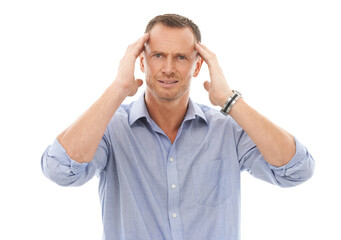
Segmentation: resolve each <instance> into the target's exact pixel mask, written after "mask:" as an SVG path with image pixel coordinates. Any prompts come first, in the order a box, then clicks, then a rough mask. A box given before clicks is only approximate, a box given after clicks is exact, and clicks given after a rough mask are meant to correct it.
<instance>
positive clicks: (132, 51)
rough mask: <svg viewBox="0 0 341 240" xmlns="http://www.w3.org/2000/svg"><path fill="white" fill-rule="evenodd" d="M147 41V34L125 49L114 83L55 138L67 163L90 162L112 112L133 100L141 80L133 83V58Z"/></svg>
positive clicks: (134, 58)
mask: <svg viewBox="0 0 341 240" xmlns="http://www.w3.org/2000/svg"><path fill="white" fill-rule="evenodd" d="M148 39H149V34H144V35H143V36H142V37H141V38H140V39H138V40H137V41H136V42H135V43H133V44H131V45H130V46H129V47H128V49H127V51H126V53H125V55H124V57H123V58H122V60H121V62H120V66H119V69H118V74H117V77H116V79H115V81H114V82H113V83H112V84H111V85H110V86H109V87H108V88H107V90H106V91H105V92H104V93H103V95H102V96H101V97H100V98H99V99H98V100H97V101H96V102H95V103H94V104H93V105H92V106H91V107H90V108H89V109H88V110H87V111H86V112H85V113H84V114H83V115H82V116H81V117H80V118H79V119H78V120H76V121H75V122H74V123H73V124H72V125H71V126H70V127H68V128H67V129H66V130H64V131H63V132H62V133H60V134H59V135H58V137H57V140H58V141H59V143H60V144H61V146H63V148H64V149H65V151H66V153H67V154H68V155H69V157H70V158H71V159H73V160H75V161H77V162H79V163H87V162H90V161H91V160H92V159H93V157H94V155H95V153H96V150H97V147H98V145H99V143H100V141H101V139H102V136H103V134H104V131H105V129H106V127H107V125H108V123H109V121H110V119H111V118H112V116H113V115H114V113H115V112H116V110H117V109H118V107H119V106H120V105H121V103H122V102H123V100H124V99H125V98H126V97H127V96H133V95H134V94H135V93H136V92H137V89H138V88H139V87H140V86H141V85H142V84H143V82H142V80H141V79H136V80H135V77H134V68H135V61H136V58H137V57H138V56H139V55H140V53H141V52H142V51H143V49H144V43H145V42H147V41H148Z"/></svg>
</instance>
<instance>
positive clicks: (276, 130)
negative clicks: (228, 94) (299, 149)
mask: <svg viewBox="0 0 341 240" xmlns="http://www.w3.org/2000/svg"><path fill="white" fill-rule="evenodd" d="M230 115H231V117H232V118H233V119H234V120H235V121H236V122H237V123H238V124H239V125H240V126H241V127H242V128H243V129H244V131H245V132H246V133H247V134H248V135H249V137H250V138H251V139H252V141H253V142H254V143H255V144H256V146H257V147H258V149H259V151H260V152H261V153H262V155H263V157H264V159H265V160H266V161H267V162H268V163H270V164H271V165H273V166H277V167H279V166H283V165H285V164H287V163H288V162H289V161H290V160H291V159H292V157H293V156H294V155H295V152H296V146H295V140H294V138H293V136H292V135H291V134H289V133H288V132H286V131H285V130H283V129H282V128H280V127H278V126H276V125H275V124H273V123H272V122H271V121H269V120H268V119H267V118H265V117H264V116H262V115H261V114H259V113H258V112H257V111H256V110H254V109H253V108H251V107H250V106H249V105H248V104H246V102H245V101H244V100H243V99H239V100H238V101H237V102H236V104H235V105H234V106H233V107H232V109H231V111H230Z"/></svg>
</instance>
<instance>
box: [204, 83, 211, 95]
mask: <svg viewBox="0 0 341 240" xmlns="http://www.w3.org/2000/svg"><path fill="white" fill-rule="evenodd" d="M204 88H205V89H206V91H207V92H209V91H210V88H211V83H210V82H209V81H205V82H204Z"/></svg>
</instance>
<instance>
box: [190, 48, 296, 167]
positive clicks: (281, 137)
mask: <svg viewBox="0 0 341 240" xmlns="http://www.w3.org/2000/svg"><path fill="white" fill-rule="evenodd" d="M195 48H196V50H197V51H198V52H199V54H200V56H201V57H202V58H203V59H204V60H205V62H206V63H207V65H208V68H209V72H210V78H211V82H208V81H206V82H205V83H204V87H205V89H206V90H207V91H208V93H209V98H210V101H211V103H212V104H213V105H216V106H217V105H218V106H220V107H223V105H224V103H225V101H226V100H227V99H228V98H229V96H231V95H232V91H231V89H230V87H229V86H228V84H227V82H226V80H225V77H224V74H223V71H222V69H221V68H220V66H219V64H218V61H217V58H216V55H215V54H214V53H213V52H211V51H210V50H209V49H208V48H207V47H206V46H204V45H203V44H201V43H197V44H196V47H195ZM230 115H231V117H232V118H233V119H234V120H235V121H236V122H237V123H238V125H240V126H241V127H242V128H243V129H244V130H245V132H246V133H247V134H248V135H249V137H250V138H251V139H252V141H253V142H254V143H255V144H256V146H257V148H258V149H259V151H260V152H261V154H262V155H263V157H264V159H265V160H266V161H267V162H268V163H269V164H271V165H273V166H276V167H280V166H283V165H285V164H287V163H288V162H289V161H290V160H291V159H292V158H293V156H294V155H295V153H296V145H295V140H294V138H293V136H292V135H291V134H289V133H287V132H286V131H285V130H283V129H281V128H280V127H278V126H276V125H275V124H273V123H272V122H271V121H269V120H268V119H266V118H265V117H264V116H262V115H261V114H259V113H258V112H257V111H255V110H254V109H253V108H251V107H250V106H249V105H248V104H246V102H245V101H244V100H243V99H239V100H238V101H237V103H236V104H235V105H234V106H233V107H232V109H231V111H230Z"/></svg>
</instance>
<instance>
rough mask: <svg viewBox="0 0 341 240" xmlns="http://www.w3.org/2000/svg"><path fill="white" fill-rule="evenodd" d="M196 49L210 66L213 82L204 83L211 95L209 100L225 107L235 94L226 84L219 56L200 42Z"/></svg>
mask: <svg viewBox="0 0 341 240" xmlns="http://www.w3.org/2000/svg"><path fill="white" fill-rule="evenodd" d="M195 49H196V50H197V51H198V52H199V55H200V56H201V57H202V58H203V59H204V61H205V62H206V64H207V65H208V69H209V72H210V77H211V81H205V82H204V88H205V89H206V91H207V92H208V94H209V99H210V101H211V103H212V104H213V105H215V106H221V107H223V105H224V104H225V102H226V100H227V99H228V98H229V97H230V96H231V95H232V94H233V92H232V91H231V89H230V87H229V86H228V84H227V82H226V79H225V77H224V73H223V70H222V69H221V68H220V66H219V63H218V60H217V56H216V55H215V54H214V53H213V52H212V51H210V50H209V49H208V48H207V47H206V46H204V45H203V44H202V43H200V42H198V43H196V44H195Z"/></svg>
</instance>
